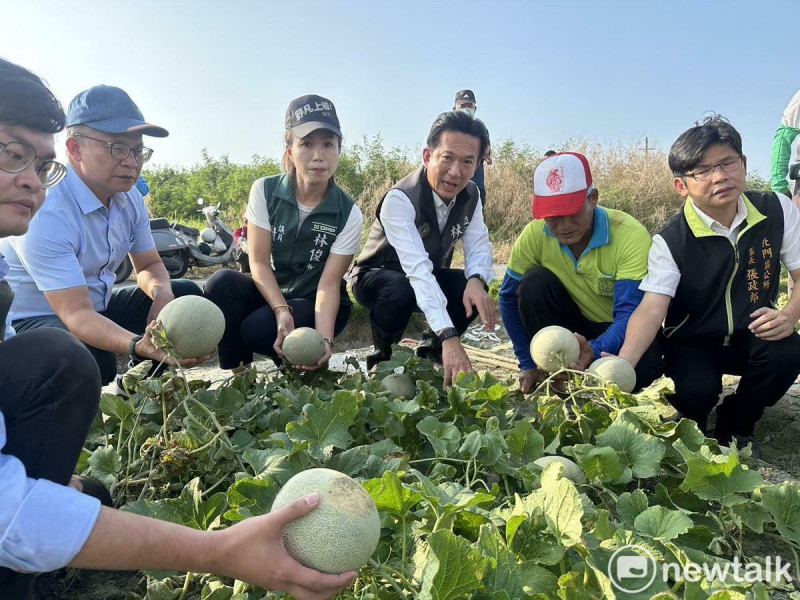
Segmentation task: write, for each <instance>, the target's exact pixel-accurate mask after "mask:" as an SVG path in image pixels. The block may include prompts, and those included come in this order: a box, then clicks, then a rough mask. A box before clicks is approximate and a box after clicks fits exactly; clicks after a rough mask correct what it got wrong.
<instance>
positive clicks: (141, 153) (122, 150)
mask: <svg viewBox="0 0 800 600" xmlns="http://www.w3.org/2000/svg"><path fill="white" fill-rule="evenodd" d="M73 137H82V138H86V139H87V140H94V141H95V142H100V143H101V144H105V145H106V146H108V148H109V150H111V158H113V159H114V160H125V159H126V158H128V155H129V154H130V153H131V152H133V158H135V159H136V162H138V163H139V164H142V163H146V162H147V161H148V160H150V158H151V157H152V156H153V149H152V148H148V147H147V146H136V147H135V148H131V147H130V146H128V144H123V143H121V142H107V141H105V140H98V139H97V138H93V137H89V136H88V135H83V134H81V133H76V134H75V135H74V136H73Z"/></svg>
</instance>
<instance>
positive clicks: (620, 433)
mask: <svg viewBox="0 0 800 600" xmlns="http://www.w3.org/2000/svg"><path fill="white" fill-rule="evenodd" d="M597 446H598V447H602V446H610V447H611V448H614V450H616V451H617V452H618V453H619V454H620V457H621V458H622V461H623V464H624V465H627V467H628V468H630V471H631V473H632V474H633V476H634V477H638V478H639V479H646V478H649V477H655V476H657V475H658V474H659V473H660V471H661V459H662V458H664V452H665V450H666V447H665V445H664V442H662V441H661V440H659V439H658V438H657V437H654V436H652V435H648V434H646V433H642V432H641V431H639V430H638V429H637V428H636V427H635V426H634V425H631V424H630V423H624V422H622V421H614V422H613V423H612V424H611V425H610V426H609V427H608V429H606V430H605V431H604V432H603V433H601V434H599V435H598V436H597ZM620 483H626V481H621V482H620Z"/></svg>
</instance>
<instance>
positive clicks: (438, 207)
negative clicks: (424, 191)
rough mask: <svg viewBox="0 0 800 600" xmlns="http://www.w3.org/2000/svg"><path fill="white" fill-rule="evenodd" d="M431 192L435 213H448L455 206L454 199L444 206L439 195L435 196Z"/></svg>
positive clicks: (434, 193)
mask: <svg viewBox="0 0 800 600" xmlns="http://www.w3.org/2000/svg"><path fill="white" fill-rule="evenodd" d="M431 192H433V206H434V207H435V208H436V212H442V211H449V210H450V209H451V208H453V206H454V205H455V198H453V199H452V200H450V204H445V201H444V200H442V198H441V196H439V194H437V193H436V192H435V191H434V190H433V189H432V190H431Z"/></svg>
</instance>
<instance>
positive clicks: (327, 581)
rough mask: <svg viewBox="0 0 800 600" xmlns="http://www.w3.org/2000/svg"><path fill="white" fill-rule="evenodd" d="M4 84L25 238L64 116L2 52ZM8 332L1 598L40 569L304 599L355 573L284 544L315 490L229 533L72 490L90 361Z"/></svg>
mask: <svg viewBox="0 0 800 600" xmlns="http://www.w3.org/2000/svg"><path fill="white" fill-rule="evenodd" d="M0 89H1V90H2V91H3V92H2V94H0V237H5V236H23V235H24V234H25V232H26V230H27V229H28V226H29V223H30V221H31V219H32V218H33V216H34V214H35V213H36V212H37V210H38V209H39V208H40V207H41V206H42V203H43V202H44V200H45V190H46V189H51V188H53V187H54V186H56V184H58V183H59V181H61V179H62V178H63V176H64V175H65V173H66V168H65V167H64V166H63V165H61V164H60V163H58V162H56V161H55V156H56V153H55V146H54V134H55V133H57V132H59V131H61V130H62V129H63V128H64V123H65V119H66V117H65V115H64V111H63V109H62V108H61V105H60V104H59V102H58V100H56V98H55V97H54V96H53V94H52V93H51V92H50V90H48V89H47V87H46V86H45V85H44V84H43V83H42V81H41V79H40V78H39V77H37V76H36V75H34V74H33V73H31V72H30V71H28V70H26V69H24V68H22V67H20V66H18V65H15V64H13V63H10V62H8V61H5V60H2V59H0ZM48 202H49V199H48ZM5 270H6V266H5V261H4V260H3V259H2V256H0V322H4V321H5V312H6V311H7V310H8V307H9V306H10V303H11V299H12V296H13V292H12V291H11V289H10V287H9V285H8V282H7V281H5V279H4V274H5ZM5 333H6V332H5V331H4V330H2V329H0V390H2V393H0V481H2V485H0V539H2V544H0V597H2V598H3V600H33V598H34V589H33V588H34V583H35V573H37V572H44V571H51V570H54V569H59V568H62V567H64V566H71V567H75V568H87V569H113V570H124V569H129V570H132V569H167V570H176V571H192V572H199V573H206V572H209V573H210V572H213V573H217V574H219V575H224V576H227V577H231V578H235V579H240V580H243V581H247V582H250V583H252V584H254V585H259V586H262V587H264V588H267V589H276V590H282V591H285V592H287V593H290V594H292V595H293V596H294V597H296V598H298V599H300V600H324V599H326V598H330V597H332V596H334V595H336V594H337V593H339V591H341V590H342V589H343V588H344V587H345V586H346V585H347V584H348V583H349V582H350V581H351V580H352V578H353V577H354V576H355V573H354V572H349V573H344V574H342V575H328V574H324V573H320V572H318V571H314V570H312V569H308V568H306V567H304V566H302V565H301V564H300V563H298V562H296V561H295V560H294V559H292V558H291V557H290V556H289V555H288V554H287V553H286V550H285V549H284V546H283V540H282V532H283V529H284V527H285V526H286V525H287V524H288V523H289V522H290V521H292V520H293V519H296V518H299V517H301V516H303V515H305V514H307V513H309V512H310V511H312V510H314V507H315V506H316V505H317V504H318V502H319V496H318V495H317V494H312V495H310V496H307V497H306V498H302V499H300V500H298V501H296V502H294V503H292V504H290V505H288V506H286V507H284V508H283V509H281V510H278V511H275V512H272V513H270V514H267V515H263V516H259V517H253V518H250V519H246V520H244V521H242V522H241V523H239V524H237V525H234V526H233V527H230V528H228V529H224V530H217V531H199V530H196V529H191V528H189V527H183V526H181V525H176V524H173V523H168V522H166V521H160V520H158V519H151V518H148V517H143V516H140V515H136V514H133V513H130V512H121V511H118V510H114V509H113V508H109V507H107V506H101V504H100V501H99V500H98V499H97V498H93V497H91V496H89V495H87V494H82V493H80V492H78V491H77V490H76V489H74V488H73V487H70V486H68V485H67V483H68V482H70V478H71V475H72V473H73V471H74V469H75V465H76V463H77V461H78V457H79V455H80V452H81V449H82V448H83V444H84V442H85V440H86V434H87V432H88V430H89V426H90V425H91V423H92V421H93V420H94V417H95V415H96V414H97V408H98V405H99V401H100V374H99V371H98V367H97V363H96V362H95V359H94V358H93V356H92V354H91V353H90V352H89V351H88V350H87V349H86V347H85V346H84V344H82V343H81V342H80V341H78V340H77V339H76V338H75V337H74V336H72V335H71V334H69V333H67V332H66V331H63V330H61V329H58V328H52V327H43V328H38V329H34V330H32V331H26V332H24V333H21V334H19V335H13V336H12V337H10V338H9V337H6V335H5ZM4 338H5V339H4Z"/></svg>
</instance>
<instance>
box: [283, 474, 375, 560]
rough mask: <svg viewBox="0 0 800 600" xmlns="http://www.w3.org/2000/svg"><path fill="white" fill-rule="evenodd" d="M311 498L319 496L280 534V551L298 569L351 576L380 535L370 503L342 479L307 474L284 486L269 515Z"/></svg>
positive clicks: (361, 490) (360, 490) (361, 491)
mask: <svg viewBox="0 0 800 600" xmlns="http://www.w3.org/2000/svg"><path fill="white" fill-rule="evenodd" d="M312 492H317V493H318V494H319V496H320V500H319V504H318V505H317V507H316V508H315V509H314V510H313V511H312V512H310V513H309V514H307V515H306V516H304V517H301V518H299V519H297V520H296V521H292V522H291V523H290V524H289V525H288V526H287V527H286V529H284V531H283V543H284V545H285V546H286V551H287V552H288V553H289V555H290V556H292V557H293V558H294V559H295V560H297V561H298V562H299V563H301V564H303V565H305V566H307V567H310V568H312V569H316V570H317V571H322V572H323V573H344V572H345V571H357V570H358V569H360V568H361V567H363V566H364V565H365V564H366V563H367V561H368V560H369V559H370V557H371V556H372V554H373V553H374V552H375V548H377V547H378V540H379V539H380V535H381V520H380V517H379V516H378V509H377V508H375V503H374V502H373V501H372V497H371V496H370V495H369V494H368V493H367V492H366V490H364V488H363V487H361V486H360V485H359V484H358V482H357V481H355V480H354V479H351V478H350V477H348V476H347V475H345V474H344V473H340V472H339V471H333V470H331V469H308V470H306V471H303V472H301V473H298V474H297V475H295V476H294V477H292V478H291V479H290V480H289V481H287V482H286V485H284V486H283V488H282V489H281V491H280V492H278V495H277V496H276V497H275V501H274V502H273V504H272V510H277V509H279V508H282V507H284V506H286V505H287V504H290V503H292V502H294V501H295V500H298V499H300V498H304V497H305V496H307V495H309V494H310V493H312Z"/></svg>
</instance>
